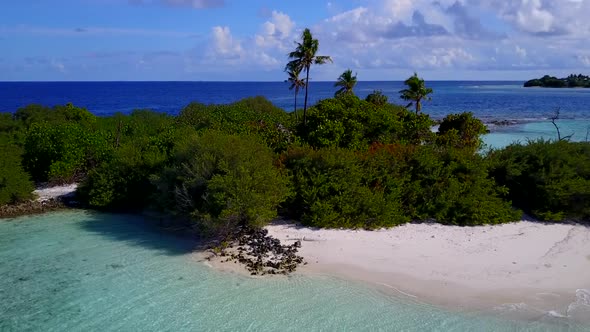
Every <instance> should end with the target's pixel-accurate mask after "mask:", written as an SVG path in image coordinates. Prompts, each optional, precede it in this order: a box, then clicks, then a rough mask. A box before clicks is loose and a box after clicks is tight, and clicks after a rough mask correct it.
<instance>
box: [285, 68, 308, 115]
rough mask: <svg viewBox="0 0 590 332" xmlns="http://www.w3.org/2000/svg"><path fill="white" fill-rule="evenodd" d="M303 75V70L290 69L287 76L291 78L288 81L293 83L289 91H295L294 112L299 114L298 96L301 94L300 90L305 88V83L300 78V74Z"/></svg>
mask: <svg viewBox="0 0 590 332" xmlns="http://www.w3.org/2000/svg"><path fill="white" fill-rule="evenodd" d="M300 73H301V68H297V67H295V68H289V70H288V71H287V74H288V75H289V78H288V79H287V81H288V82H289V83H291V86H289V90H293V89H295V105H294V106H293V112H297V94H299V89H301V88H304V87H305V81H304V80H303V79H301V78H299V74H300Z"/></svg>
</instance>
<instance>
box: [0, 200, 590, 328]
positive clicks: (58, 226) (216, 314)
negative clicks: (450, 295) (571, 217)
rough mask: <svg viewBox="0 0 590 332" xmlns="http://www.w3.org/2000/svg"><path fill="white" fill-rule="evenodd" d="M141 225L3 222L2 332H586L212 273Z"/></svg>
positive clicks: (323, 285) (355, 289)
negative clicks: (565, 331)
mask: <svg viewBox="0 0 590 332" xmlns="http://www.w3.org/2000/svg"><path fill="white" fill-rule="evenodd" d="M193 248H194V243H193V242H192V241H190V240H188V239H183V238H179V237H176V236H171V235H167V234H162V233H159V232H157V230H156V229H152V228H150V227H149V226H147V225H146V223H145V222H144V221H143V220H142V219H141V218H140V217H135V216H129V215H109V214H99V213H92V212H86V211H68V212H59V213H52V214H45V215H40V216H31V217H22V218H17V219H12V220H0V299H1V301H0V331H302V330H303V331H365V330H366V331H378V330H382V331H511V330H518V331H529V330H530V331H559V330H568V331H577V330H580V331H583V330H588V328H590V327H588V326H586V329H585V327H583V326H577V325H575V324H574V323H573V322H571V321H569V320H567V319H561V318H554V317H553V318H552V317H550V316H544V315H542V316H540V317H539V318H538V319H536V320H535V321H514V320H508V319H504V318H502V315H501V314H500V313H499V314H498V317H492V316H490V315H489V314H485V315H484V314H481V313H456V312H450V311H446V310H443V309H440V308H435V307H433V306H430V305H426V304H421V303H417V302H414V301H410V300H408V299H405V298H398V297H395V296H392V295H390V294H385V293H383V292H381V291H379V290H378V289H376V288H371V287H370V286H365V285H362V284H358V283H353V282H347V281H344V280H340V279H336V278H330V277H308V276H301V275H295V276H291V277H276V278H249V277H246V276H242V275H235V274H228V273H223V272H219V271H216V270H212V269H211V268H208V267H207V266H205V265H204V264H202V263H199V262H197V261H195V259H194V256H191V255H190V252H191V250H192V249H193Z"/></svg>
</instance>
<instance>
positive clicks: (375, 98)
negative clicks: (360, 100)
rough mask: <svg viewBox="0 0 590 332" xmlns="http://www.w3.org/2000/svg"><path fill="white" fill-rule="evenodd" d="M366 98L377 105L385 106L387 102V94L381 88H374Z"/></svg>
mask: <svg viewBox="0 0 590 332" xmlns="http://www.w3.org/2000/svg"><path fill="white" fill-rule="evenodd" d="M365 100H366V101H368V102H369V103H371V104H375V105H377V106H383V105H385V104H387V96H386V95H384V94H383V91H381V90H374V91H373V92H371V93H369V94H368V95H367V98H365Z"/></svg>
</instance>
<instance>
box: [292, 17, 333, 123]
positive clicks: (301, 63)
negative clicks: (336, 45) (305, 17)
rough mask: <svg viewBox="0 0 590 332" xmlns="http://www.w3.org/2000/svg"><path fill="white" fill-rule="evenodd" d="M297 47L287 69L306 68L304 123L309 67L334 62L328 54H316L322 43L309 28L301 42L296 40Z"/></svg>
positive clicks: (303, 34) (305, 121)
mask: <svg viewBox="0 0 590 332" xmlns="http://www.w3.org/2000/svg"><path fill="white" fill-rule="evenodd" d="M296 43H297V47H296V48H295V51H293V52H291V53H289V59H292V60H291V61H289V63H287V66H285V71H289V70H290V69H293V68H299V70H303V69H305V102H304V104H303V125H306V124H307V116H306V112H307V92H308V89H309V69H310V68H311V65H312V64H316V65H322V64H324V63H326V62H332V58H330V57H329V56H327V55H316V53H317V51H318V48H319V46H320V43H319V41H318V40H317V39H313V36H312V35H311V32H310V31H309V29H307V28H306V29H305V30H303V33H302V34H301V42H296Z"/></svg>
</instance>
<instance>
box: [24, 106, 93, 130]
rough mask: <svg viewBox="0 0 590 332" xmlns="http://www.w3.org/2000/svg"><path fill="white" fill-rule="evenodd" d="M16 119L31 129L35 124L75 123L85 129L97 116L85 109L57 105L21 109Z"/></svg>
mask: <svg viewBox="0 0 590 332" xmlns="http://www.w3.org/2000/svg"><path fill="white" fill-rule="evenodd" d="M14 118H15V119H16V120H17V121H19V122H20V123H22V124H23V125H24V126H25V127H26V128H29V127H30V126H31V125H32V124H34V123H40V122H48V123H51V124H62V123H65V122H73V123H77V124H80V125H82V126H84V127H89V126H92V125H93V124H94V122H95V121H96V119H97V118H96V116H94V115H93V114H92V113H90V112H88V110H86V109H85V108H80V107H76V106H74V105H72V104H71V103H69V104H66V105H57V106H55V107H53V108H49V107H45V106H42V105H36V104H31V105H28V106H26V107H22V108H19V109H18V110H17V111H16V112H15V113H14Z"/></svg>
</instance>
